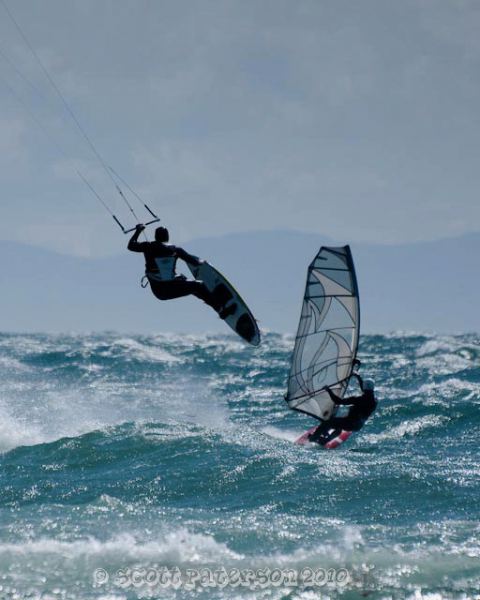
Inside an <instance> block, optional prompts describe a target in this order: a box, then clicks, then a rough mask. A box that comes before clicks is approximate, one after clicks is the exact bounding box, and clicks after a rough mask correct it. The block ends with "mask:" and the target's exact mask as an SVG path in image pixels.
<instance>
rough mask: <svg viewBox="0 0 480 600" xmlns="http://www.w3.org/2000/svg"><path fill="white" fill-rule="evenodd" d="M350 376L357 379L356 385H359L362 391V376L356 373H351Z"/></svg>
mask: <svg viewBox="0 0 480 600" xmlns="http://www.w3.org/2000/svg"><path fill="white" fill-rule="evenodd" d="M352 377H356V379H357V381H358V385H359V386H360V389H361V390H362V392H363V379H362V376H361V375H359V374H358V373H352Z"/></svg>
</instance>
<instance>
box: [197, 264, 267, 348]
mask: <svg viewBox="0 0 480 600" xmlns="http://www.w3.org/2000/svg"><path fill="white" fill-rule="evenodd" d="M186 262H187V261H186ZM187 266H188V268H189V270H190V272H191V273H192V275H193V276H194V277H195V279H196V280H198V281H202V282H203V283H204V284H205V285H206V287H207V288H208V289H209V291H210V292H212V293H213V294H214V295H215V296H216V297H217V298H219V299H221V301H222V306H223V307H224V308H229V307H230V306H232V307H235V310H234V311H233V312H232V314H230V315H229V316H227V317H226V318H225V319H224V321H225V323H227V325H228V326H229V327H230V328H231V329H233V331H235V333H237V334H238V335H239V336H240V337H241V338H243V339H244V340H245V341H246V342H248V343H249V344H251V345H252V346H258V345H259V344H260V341H261V337H260V330H259V328H258V324H257V321H256V320H255V317H254V316H253V314H252V312H251V311H250V309H249V308H248V306H247V304H246V303H245V301H244V300H243V298H242V297H241V296H240V294H239V293H238V292H237V290H236V289H235V288H234V287H233V285H232V284H231V283H230V282H229V281H228V279H227V278H226V277H225V276H224V275H222V274H221V273H220V271H217V269H215V267H212V265H211V264H210V263H208V262H207V261H202V262H200V264H198V265H197V264H193V263H189V262H187Z"/></svg>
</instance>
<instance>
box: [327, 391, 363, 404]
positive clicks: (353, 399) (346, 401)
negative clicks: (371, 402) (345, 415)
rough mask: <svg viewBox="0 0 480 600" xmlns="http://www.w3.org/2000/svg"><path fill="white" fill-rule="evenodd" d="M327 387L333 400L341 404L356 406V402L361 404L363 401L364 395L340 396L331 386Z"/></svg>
mask: <svg viewBox="0 0 480 600" xmlns="http://www.w3.org/2000/svg"><path fill="white" fill-rule="evenodd" d="M325 389H326V391H327V392H328V395H329V396H330V398H331V399H332V400H333V402H335V404H339V405H341V406H355V405H356V404H361V401H362V400H363V397H362V396H350V398H340V396H337V394H335V393H334V392H332V390H331V389H330V388H329V387H326V388H325Z"/></svg>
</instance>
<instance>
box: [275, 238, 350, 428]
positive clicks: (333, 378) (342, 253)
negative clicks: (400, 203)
mask: <svg viewBox="0 0 480 600" xmlns="http://www.w3.org/2000/svg"><path fill="white" fill-rule="evenodd" d="M359 329H360V308H359V299H358V287H357V280H356V276H355V268H354V266H353V259H352V254H351V252H350V247H349V246H343V247H339V248H333V247H327V246H323V247H322V248H320V251H319V252H318V254H317V256H316V257H315V259H314V260H313V262H312V263H311V265H310V267H309V269H308V277H307V285H306V288H305V295H304V299H303V306H302V313H301V316H300V323H299V325H298V331H297V337H296V339H295V347H294V350H293V356H292V364H291V369H290V374H289V377H288V391H287V396H286V401H287V403H288V405H289V406H290V408H292V409H294V410H298V411H301V412H304V413H307V414H309V415H312V416H314V417H317V418H319V419H322V420H327V419H329V418H330V417H331V416H332V415H333V414H334V412H335V404H334V403H333V402H332V400H331V399H330V396H329V395H328V393H327V392H326V391H325V390H324V389H323V388H325V386H328V387H330V388H331V389H332V391H334V392H335V393H336V394H337V395H338V396H340V397H342V396H343V394H344V393H345V390H346V388H347V386H348V379H349V377H350V375H351V373H352V366H353V361H354V359H355V357H356V354H357V346H358V334H359Z"/></svg>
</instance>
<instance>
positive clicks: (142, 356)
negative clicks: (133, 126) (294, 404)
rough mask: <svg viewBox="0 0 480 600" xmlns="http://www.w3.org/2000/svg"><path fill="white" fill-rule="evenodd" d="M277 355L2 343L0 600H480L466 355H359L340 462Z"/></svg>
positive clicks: (474, 349)
mask: <svg viewBox="0 0 480 600" xmlns="http://www.w3.org/2000/svg"><path fill="white" fill-rule="evenodd" d="M292 345H293V339H292V338H291V337H285V336H280V335H276V334H269V335H267V336H266V338H265V341H264V344H263V345H262V346H261V347H260V348H258V349H251V348H250V347H247V346H245V345H244V344H243V343H241V342H239V341H238V342H237V340H236V339H235V338H233V337H229V336H225V337H221V336H174V335H158V336H150V337H145V336H118V335H113V334H105V335H92V336H73V335H72V336H50V335H3V336H0V371H1V378H0V386H1V390H0V451H1V454H0V477H1V481H0V483H1V485H0V598H2V599H3V598H9V599H10V598H11V599H13V598H19V599H20V598H21V599H22V600H23V599H24V598H32V599H34V598H35V599H37V598H38V599H40V598H42V599H47V598H48V599H50V598H51V599H64V598H65V599H67V598H68V599H89V598H102V599H104V600H124V599H130V598H132V599H133V598H139V597H144V598H148V597H150V598H183V597H185V598H187V597H188V598H191V597H197V596H199V597H205V598H249V599H250V598H251V599H253V598H270V599H274V600H279V599H280V598H285V599H286V598H288V599H304V600H310V599H314V598H318V597H320V596H321V597H322V598H337V597H341V598H345V599H350V598H352V599H353V598H359V597H369V598H411V599H417V598H422V597H423V598H431V599H441V598H472V597H478V598H480V595H479V590H480V524H479V515H480V508H479V505H480V502H479V498H480V483H479V474H480V466H479V458H480V456H479V455H480V453H479V443H478V439H479V424H480V418H479V405H480V349H479V336H477V335H463V336H450V337H448V336H444V337H441V336H425V335H414V334H409V335H391V336H365V337H363V338H362V341H361V348H360V358H361V359H362V361H363V370H364V374H365V375H367V374H368V375H369V376H373V377H374V378H375V380H376V382H377V385H378V392H379V395H380V397H381V404H380V407H379V410H378V412H377V414H376V415H375V416H374V418H373V419H372V420H371V421H370V422H369V423H368V424H367V425H366V427H365V428H364V430H363V431H362V432H361V433H360V434H357V435H354V436H352V438H351V439H350V440H349V441H348V442H347V443H346V444H345V445H344V446H343V447H341V448H340V449H338V450H335V451H325V450H320V449H317V448H313V447H298V446H295V445H294V444H292V440H294V439H295V437H296V436H298V435H299V434H300V433H302V432H303V431H304V430H305V429H306V428H308V427H309V426H310V425H311V424H312V420H310V419H309V418H308V417H306V416H302V415H300V414H296V413H294V412H292V411H289V410H287V408H286V405H285V403H284V401H283V399H282V395H283V393H284V386H285V380H286V375H287V371H288V360H289V354H290V352H291V349H292ZM322 569H323V571H322ZM208 570H209V571H208ZM210 573H212V575H210ZM200 574H201V576H202V578H200ZM169 578H170V579H169ZM207 585H209V586H210V587H207ZM189 586H190V587H189Z"/></svg>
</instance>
